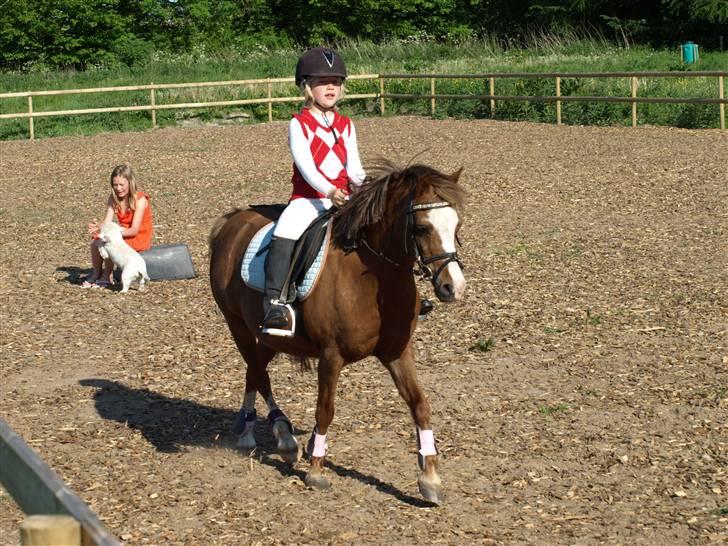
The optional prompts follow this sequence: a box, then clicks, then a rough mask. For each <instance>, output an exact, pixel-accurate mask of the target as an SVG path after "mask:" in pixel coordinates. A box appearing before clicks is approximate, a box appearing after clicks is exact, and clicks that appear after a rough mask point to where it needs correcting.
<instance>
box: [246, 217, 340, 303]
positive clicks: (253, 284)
mask: <svg viewBox="0 0 728 546" xmlns="http://www.w3.org/2000/svg"><path fill="white" fill-rule="evenodd" d="M275 225H276V224H275V223H270V224H266V225H265V226H263V227H262V228H261V229H260V231H258V233H256V234H255V235H254V236H253V238H252V239H251V241H250V244H249V245H248V249H247V250H246V251H245V256H243V263H242V266H241V267H240V276H241V277H242V278H243V282H244V283H245V284H247V285H248V286H249V287H250V288H252V289H254V290H257V291H258V292H262V291H263V287H264V286H265V259H266V257H267V256H268V247H269V246H270V241H271V237H273V230H274V229H275ZM330 237H331V225H330V224H329V226H328V229H327V230H326V237H325V238H324V242H323V244H322V245H321V248H320V249H319V251H318V253H317V254H316V258H315V260H314V261H313V263H312V264H311V267H309V268H308V270H306V273H305V274H304V276H303V280H302V281H301V282H299V283H297V284H296V299H298V300H299V301H300V300H304V299H306V298H307V297H308V295H309V293H310V292H311V290H312V289H313V287H314V285H315V283H316V279H317V278H318V275H319V273H320V272H321V269H322V267H323V264H324V262H325V261H326V253H327V251H328V248H329V238H330ZM261 249H263V251H262V252H261ZM294 281H295V279H294Z"/></svg>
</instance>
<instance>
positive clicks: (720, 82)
mask: <svg viewBox="0 0 728 546" xmlns="http://www.w3.org/2000/svg"><path fill="white" fill-rule="evenodd" d="M721 38H722V36H721ZM723 84H724V79H723V76H718V98H719V99H720V100H723V98H724V96H725V90H724V89H725V88H724V86H723ZM718 106H719V109H720V130H721V131H725V104H723V103H722V102H721V103H720V104H719V105H718Z"/></svg>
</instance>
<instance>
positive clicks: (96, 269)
mask: <svg viewBox="0 0 728 546" xmlns="http://www.w3.org/2000/svg"><path fill="white" fill-rule="evenodd" d="M91 266H92V267H93V272H92V273H91V275H90V276H89V277H87V278H86V281H88V282H96V281H97V280H98V279H99V278H100V277H101V268H102V267H103V259H102V258H101V254H99V246H98V244H96V241H95V240H94V241H91Z"/></svg>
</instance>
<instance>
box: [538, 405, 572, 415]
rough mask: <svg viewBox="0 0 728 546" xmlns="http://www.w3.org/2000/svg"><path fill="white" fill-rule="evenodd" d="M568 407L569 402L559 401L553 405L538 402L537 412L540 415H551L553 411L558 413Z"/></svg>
mask: <svg viewBox="0 0 728 546" xmlns="http://www.w3.org/2000/svg"><path fill="white" fill-rule="evenodd" d="M568 409H569V404H567V403H565V402H561V403H559V404H556V405H555V406H546V405H542V404H540V405H539V406H538V412H539V413H540V414H541V415H553V414H554V413H560V412H563V411H566V410H568Z"/></svg>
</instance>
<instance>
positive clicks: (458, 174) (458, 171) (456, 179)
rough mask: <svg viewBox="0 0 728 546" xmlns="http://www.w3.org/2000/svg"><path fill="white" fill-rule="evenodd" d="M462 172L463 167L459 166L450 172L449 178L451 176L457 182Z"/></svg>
mask: <svg viewBox="0 0 728 546" xmlns="http://www.w3.org/2000/svg"><path fill="white" fill-rule="evenodd" d="M462 172H463V168H462V167H460V168H459V169H458V170H457V171H455V172H454V173H452V174H451V175H450V178H452V181H453V182H455V183H456V184H457V182H458V179H459V178H460V175H461V174H462Z"/></svg>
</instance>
